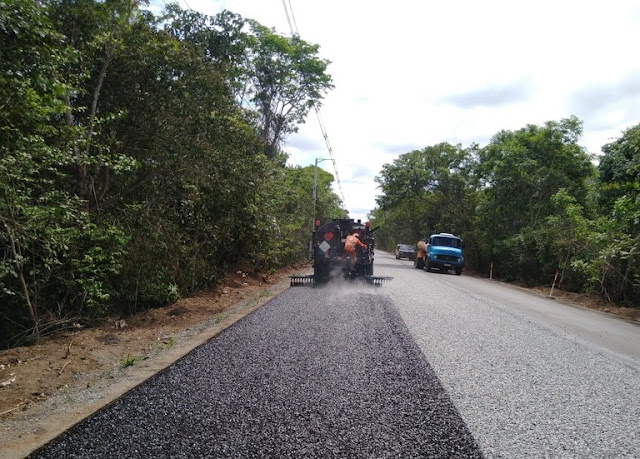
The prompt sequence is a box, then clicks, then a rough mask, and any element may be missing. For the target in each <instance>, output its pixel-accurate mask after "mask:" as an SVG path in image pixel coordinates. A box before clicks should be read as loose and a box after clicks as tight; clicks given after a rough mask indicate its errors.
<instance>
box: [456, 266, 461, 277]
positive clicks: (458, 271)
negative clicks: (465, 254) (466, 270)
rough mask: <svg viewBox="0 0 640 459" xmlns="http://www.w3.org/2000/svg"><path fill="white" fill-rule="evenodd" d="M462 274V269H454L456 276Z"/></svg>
mask: <svg viewBox="0 0 640 459" xmlns="http://www.w3.org/2000/svg"><path fill="white" fill-rule="evenodd" d="M460 274H462V268H456V276H459V275H460Z"/></svg>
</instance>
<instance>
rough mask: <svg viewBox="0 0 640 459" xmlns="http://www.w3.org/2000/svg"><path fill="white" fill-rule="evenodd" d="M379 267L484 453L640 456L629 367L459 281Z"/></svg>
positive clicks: (638, 394) (638, 402)
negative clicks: (390, 277)
mask: <svg viewBox="0 0 640 459" xmlns="http://www.w3.org/2000/svg"><path fill="white" fill-rule="evenodd" d="M385 261H386V260H385ZM387 263H388V264H389V266H388V268H386V269H385V271H384V272H383V273H382V274H383V275H391V276H394V277H395V279H394V281H393V282H392V283H390V284H389V285H388V287H385V290H386V293H387V294H390V295H392V296H393V298H394V302H395V304H396V306H397V307H398V310H399V312H400V314H401V315H402V317H403V319H404V320H405V323H406V325H407V327H408V328H409V330H410V331H411V333H412V335H413V336H414V337H415V341H416V343H417V345H418V346H419V347H420V348H421V349H422V350H423V352H424V354H425V356H426V358H427V360H428V361H429V363H430V365H431V366H432V368H433V369H434V371H435V372H436V374H437V376H438V378H439V380H440V381H441V383H442V384H443V386H444V387H445V389H446V390H447V393H448V394H449V395H450V397H451V399H452V400H453V402H454V404H455V406H456V408H457V409H458V410H459V412H460V414H461V416H462V418H463V419H464V421H465V423H466V424H467V426H468V428H469V430H470V431H471V432H472V434H473V436H474V438H475V440H476V441H477V443H478V445H479V446H480V448H481V450H482V453H483V455H485V456H486V457H495V458H506V457H509V458H511V457H561V458H610V457H616V458H640V427H639V426H640V424H639V423H640V421H639V420H640V371H638V367H637V366H634V365H629V364H628V363H627V361H626V360H623V359H622V358H616V356H614V355H612V354H611V353H607V352H604V351H602V350H601V349H599V348H598V347H597V346H594V345H590V344H589V343H588V342H586V341H585V340H583V339H582V337H580V336H577V335H573V334H571V333H567V332H566V331H563V330H560V329H558V327H554V326H545V325H544V324H543V323H542V322H541V321H540V320H537V319H536V320H533V319H532V318H531V317H528V316H527V315H526V314H523V313H519V312H517V311H516V310H515V309H514V308H512V307H510V305H509V302H503V303H497V302H494V301H490V300H487V299H485V298H483V297H480V296H478V295H476V294H473V293H471V292H469V291H467V290H465V289H464V277H465V276H464V275H463V276H462V277H461V278H459V277H456V276H453V275H450V274H449V275H447V274H439V273H427V272H424V271H420V270H416V269H413V268H412V267H411V266H409V265H407V264H400V263H399V262H395V261H393V260H389V261H387ZM380 273H381V271H378V274H380ZM398 281H399V282H398ZM454 282H455V284H457V285H458V287H456V286H454V285H452V284H453V283H454ZM411 285H413V286H419V288H408V286H411ZM495 288H505V287H503V286H501V285H500V284H495ZM511 290H512V291H513V292H514V293H513V295H518V296H517V297H515V296H514V298H513V300H514V302H515V301H527V302H530V304H531V305H532V306H534V307H535V304H536V303H535V302H541V303H540V307H541V308H542V306H543V305H546V306H547V307H548V305H549V300H548V299H544V298H538V297H535V296H533V295H528V294H526V293H521V292H519V291H517V290H514V289H511ZM523 295H524V296H526V297H528V298H522V296H523ZM544 302H546V303H544ZM556 307H558V308H562V307H565V308H566V307H567V306H563V305H561V304H557V306H556ZM573 310H574V312H575V314H593V313H592V312H591V311H581V310H579V309H577V308H573ZM603 320H604V319H603ZM625 325H626V324H625ZM638 332H639V333H640V327H639V328H638Z"/></svg>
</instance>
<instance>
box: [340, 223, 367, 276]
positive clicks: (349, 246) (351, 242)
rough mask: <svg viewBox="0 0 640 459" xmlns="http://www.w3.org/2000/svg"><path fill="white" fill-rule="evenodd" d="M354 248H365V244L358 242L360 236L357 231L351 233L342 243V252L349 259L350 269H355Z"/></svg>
mask: <svg viewBox="0 0 640 459" xmlns="http://www.w3.org/2000/svg"><path fill="white" fill-rule="evenodd" d="M356 247H362V248H364V249H366V248H367V244H365V243H363V242H362V241H360V235H359V234H358V232H357V231H352V232H351V234H350V235H349V236H347V239H346V240H345V241H344V251H345V253H348V254H349V256H350V257H351V269H352V270H353V269H354V268H355V267H356Z"/></svg>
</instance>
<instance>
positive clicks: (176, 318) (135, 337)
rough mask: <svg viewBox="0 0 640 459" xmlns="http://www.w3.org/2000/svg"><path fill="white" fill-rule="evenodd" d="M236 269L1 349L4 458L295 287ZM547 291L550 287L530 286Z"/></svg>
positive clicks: (600, 306) (569, 296) (630, 313)
mask: <svg viewBox="0 0 640 459" xmlns="http://www.w3.org/2000/svg"><path fill="white" fill-rule="evenodd" d="M305 271H306V272H308V268H305V267H294V268H289V269H284V270H281V271H278V272H277V273H274V274H273V275H269V276H266V275H264V276H259V277H256V276H251V275H249V274H247V273H243V272H242V271H234V272H232V273H230V274H229V275H228V276H227V278H226V279H225V281H224V282H223V283H222V284H221V285H220V286H219V287H218V288H217V289H215V290H212V291H210V292H205V293H201V294H199V295H196V296H194V297H192V298H185V299H182V300H180V301H178V302H176V303H175V304H173V305H170V306H167V307H165V308H160V309H153V310H150V311H146V312H144V313H140V314H137V315H135V316H133V317H129V318H126V319H124V322H123V321H120V320H116V319H115V318H114V319H111V320H109V321H107V322H106V323H105V324H104V325H102V326H100V327H96V328H92V329H76V330H74V331H70V332H65V333H60V334H59V335H56V336H51V337H48V338H45V339H43V340H42V342H41V343H40V344H37V345H34V346H30V347H20V348H16V349H11V350H5V351H0V457H3V458H7V459H9V458H22V457H25V456H26V455H28V454H29V453H30V452H32V451H34V450H35V449H37V448H38V447H40V446H42V445H44V444H45V443H47V442H48V441H50V440H52V439H53V438H55V437H56V436H58V435H59V434H60V433H62V432H63V431H65V430H67V429H68V428H70V427H71V426H72V425H74V424H75V423H77V422H79V421H80V420H82V419H83V418H84V417H86V416H88V415H89V414H91V413H93V412H95V411H97V410H98V409H100V408H101V407H103V406H105V405H107V404H108V403H110V402H112V401H113V400H115V399H117V398H118V397H120V396H121V395H122V394H123V393H125V392H127V391H128V390H130V389H132V388H133V387H135V386H137V385H138V384H140V383H141V382H143V381H145V380H146V379H148V378H150V377H151V376H153V375H154V374H156V373H157V372H159V371H160V370H162V369H163V368H166V367H168V366H169V365H171V364H172V363H173V362H175V361H176V360H178V359H179V358H180V357H182V356H184V355H185V354H187V353H188V352H190V351H191V350H192V349H194V348H196V347H198V346H199V345H201V344H203V343H204V342H205V341H207V340H209V339H211V338H212V337H214V336H215V335H217V334H218V333H220V332H221V331H222V330H224V329H225V328H227V327H229V326H230V325H232V324H233V323H234V322H236V321H238V320H239V319H241V318H242V317H244V316H246V315H247V314H250V313H251V312H252V311H254V310H255V309H257V308H258V307H260V306H261V305H263V304H264V303H266V302H267V301H268V300H270V299H271V298H273V297H274V296H275V295H277V294H279V293H281V292H282V291H284V290H285V289H287V288H288V287H289V276H290V275H292V274H298V273H301V272H305ZM527 290H530V291H532V292H534V293H537V294H539V295H545V296H548V295H549V294H550V293H551V291H550V287H539V288H533V289H527ZM553 297H554V298H555V299H557V300H558V301H562V302H567V303H569V304H574V305H579V306H583V307H589V308H592V309H597V310H600V311H602V312H606V313H610V314H615V315H618V316H622V317H624V318H626V319H628V320H633V321H638V322H640V309H631V308H618V307H614V306H611V305H610V304H607V303H605V302H603V301H601V300H599V299H598V298H595V297H590V296H587V295H578V294H573V293H569V292H562V291H559V290H557V289H556V290H554V292H553Z"/></svg>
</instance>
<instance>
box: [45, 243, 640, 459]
mask: <svg viewBox="0 0 640 459" xmlns="http://www.w3.org/2000/svg"><path fill="white" fill-rule="evenodd" d="M376 255H377V259H376V274H377V275H387V276H393V277H394V280H393V281H391V282H389V283H385V284H384V285H383V286H381V287H374V286H368V285H333V286H331V287H330V288H326V287H325V288H311V287H297V288H291V289H288V290H286V291H285V292H284V293H283V294H281V295H279V296H277V297H276V298H274V299H273V300H272V301H270V302H269V303H267V304H266V305H264V306H263V307H262V308H260V309H259V310H257V311H256V312H254V313H253V314H251V315H250V316H248V317H246V318H244V319H243V320H242V321H240V322H238V323H236V324H235V325H233V326H232V327H230V328H229V329H227V330H225V331H224V332H223V333H222V334H220V335H218V336H217V337H216V338H214V339H212V340H210V341H209V342H207V343H206V344H205V345H203V346H201V347H199V348H197V349H196V350H194V351H193V352H191V353H190V354H188V355H187V356H185V357H184V358H182V359H181V360H179V361H178V362H176V364H174V365H173V366H171V367H169V368H168V369H166V370H165V371H163V372H161V373H159V374H158V375H156V376H155V377H153V378H151V379H150V380H148V381H147V382H146V383H144V384H143V385H141V386H138V387H137V388H135V389H134V390H132V391H130V392H129V393H127V394H125V396H123V397H122V398H120V399H118V400H117V401H116V402H114V403H113V404H112V405H110V406H109V407H107V408H106V409H103V410H101V411H99V412H98V413H96V414H95V415H93V416H91V417H90V418H88V419H86V420H85V421H83V422H82V423H80V424H78V425H77V426H76V427H75V428H73V429H72V430H71V431H69V432H68V433H66V434H63V435H62V436H60V437H58V439H56V440H54V441H53V442H52V443H50V444H49V445H47V446H45V447H44V448H42V449H40V450H38V451H36V452H35V453H34V454H33V457H92V458H94V457H114V456H119V457H376V458H384V457H389V458H399V457H402V458H405V457H442V458H448V457H496V458H498V457H500V458H502V457H575V458H585V457H603V458H604V457H607V458H609V457H640V436H639V435H640V434H639V431H638V419H639V418H640V327H638V326H636V325H634V324H629V323H627V322H624V321H621V320H618V319H614V318H611V317H609V316H607V315H603V314H599V313H595V312H593V311H588V310H583V309H581V308H575V307H570V306H566V305H562V304H559V303H557V302H555V301H553V300H549V299H545V298H542V297H538V296H534V295H530V294H528V293H526V292H523V291H521V290H518V289H515V288H511V287H509V286H505V285H502V284H500V283H498V282H494V281H489V280H484V279H477V278H473V277H470V276H465V275H462V276H455V275H445V274H438V273H426V272H424V271H420V270H415V269H413V265H412V263H411V262H408V261H406V260H404V261H402V260H395V259H394V258H393V257H392V256H390V255H388V254H386V253H382V252H378V253H377V254H376Z"/></svg>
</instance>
